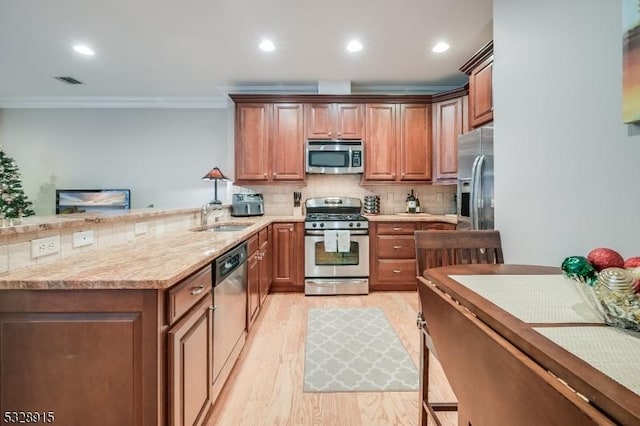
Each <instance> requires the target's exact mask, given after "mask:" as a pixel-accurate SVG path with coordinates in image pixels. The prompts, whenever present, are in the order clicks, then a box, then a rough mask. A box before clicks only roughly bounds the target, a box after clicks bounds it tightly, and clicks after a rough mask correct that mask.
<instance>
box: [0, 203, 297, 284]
mask: <svg viewBox="0 0 640 426" xmlns="http://www.w3.org/2000/svg"><path fill="white" fill-rule="evenodd" d="M303 220H304V218H303V217H293V216H258V217H248V218H237V217H236V218H231V219H230V220H226V221H221V222H219V223H240V222H242V223H251V224H252V225H251V226H249V227H248V228H245V229H243V230H241V231H235V232H213V231H201V232H194V231H189V230H184V231H176V232H174V233H170V234H165V235H162V236H158V237H149V238H144V239H140V240H135V241H131V242H127V243H124V244H120V245H117V246H112V247H107V248H102V249H95V250H91V251H87V252H86V253H82V254H79V255H76V256H71V257H68V258H64V259H60V260H56V261H55V262H51V263H47V264H43V265H37V266H32V267H28V268H23V269H19V270H16V271H13V272H10V273H8V274H7V275H3V276H2V277H0V290H12V289H14V290H15V289H27V290H76V289H165V288H168V287H171V286H172V285H174V284H176V283H177V282H178V281H180V280H182V279H183V278H186V277H187V276H189V275H190V274H192V273H193V272H196V271H197V270H198V269H200V268H202V267H203V266H206V265H208V264H210V263H211V262H212V261H213V260H214V259H215V258H217V257H218V256H220V255H221V254H223V253H224V252H225V251H227V250H228V249H230V248H232V247H233V246H235V245H236V244H238V243H239V242H241V241H243V240H246V239H247V238H248V237H249V236H251V235H252V234H253V233H255V232H257V231H258V230H260V229H261V228H263V227H265V226H267V225H269V224H270V223H273V222H301V221H303Z"/></svg>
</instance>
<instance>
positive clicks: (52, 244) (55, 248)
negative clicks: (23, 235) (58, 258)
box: [31, 235, 60, 259]
mask: <svg viewBox="0 0 640 426" xmlns="http://www.w3.org/2000/svg"><path fill="white" fill-rule="evenodd" d="M56 253H60V236H59V235H55V236H53V237H46V238H38V239H37V240H31V258H32V259H37V258H39V257H42V256H49V255H51V254H56Z"/></svg>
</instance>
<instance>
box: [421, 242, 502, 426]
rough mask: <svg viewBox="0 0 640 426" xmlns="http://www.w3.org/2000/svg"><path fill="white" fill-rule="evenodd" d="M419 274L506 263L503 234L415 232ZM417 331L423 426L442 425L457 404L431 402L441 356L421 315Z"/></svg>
mask: <svg viewBox="0 0 640 426" xmlns="http://www.w3.org/2000/svg"><path fill="white" fill-rule="evenodd" d="M414 235H415V244H416V273H417V276H418V277H422V276H423V275H424V271H425V270H427V269H430V268H438V267H440V266H451V265H461V264H477V263H485V264H499V263H504V259H503V255H502V243H501V240H500V232H498V231H485V230H482V231H480V230H478V231H475V230H460V231H436V230H433V231H416V232H415V233H414ZM418 328H420V329H421V333H420V364H421V367H422V368H421V371H422V376H421V378H420V394H421V399H422V401H421V402H422V404H421V405H422V406H423V408H424V409H421V410H420V413H421V414H420V418H421V425H422V426H426V425H427V423H428V418H429V416H431V418H432V420H433V422H434V423H435V424H436V425H437V426H441V422H440V420H439V419H438V417H437V416H436V412H439V411H457V410H458V404H457V403H455V402H430V401H429V395H428V393H429V353H430V352H431V353H433V355H434V357H435V358H436V359H437V358H438V355H437V353H436V352H435V350H434V348H433V342H432V341H431V336H429V329H428V326H427V324H426V322H425V321H424V318H423V316H422V312H418ZM425 410H426V412H425Z"/></svg>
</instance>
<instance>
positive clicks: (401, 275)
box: [377, 259, 416, 282]
mask: <svg viewBox="0 0 640 426" xmlns="http://www.w3.org/2000/svg"><path fill="white" fill-rule="evenodd" d="M377 268H378V271H377V272H378V281H381V282H414V281H415V280H416V261H415V260H413V259H399V260H386V259H381V260H378V264H377Z"/></svg>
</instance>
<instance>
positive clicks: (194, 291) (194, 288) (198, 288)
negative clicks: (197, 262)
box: [189, 285, 204, 296]
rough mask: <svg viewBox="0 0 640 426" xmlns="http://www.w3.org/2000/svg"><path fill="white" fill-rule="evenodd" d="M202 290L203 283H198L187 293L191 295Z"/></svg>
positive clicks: (195, 294) (197, 293)
mask: <svg viewBox="0 0 640 426" xmlns="http://www.w3.org/2000/svg"><path fill="white" fill-rule="evenodd" d="M203 291H204V286H203V285H199V286H198V287H193V288H192V289H191V291H190V292H189V294H191V295H192V296H197V295H199V294H200V293H202V292H203Z"/></svg>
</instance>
